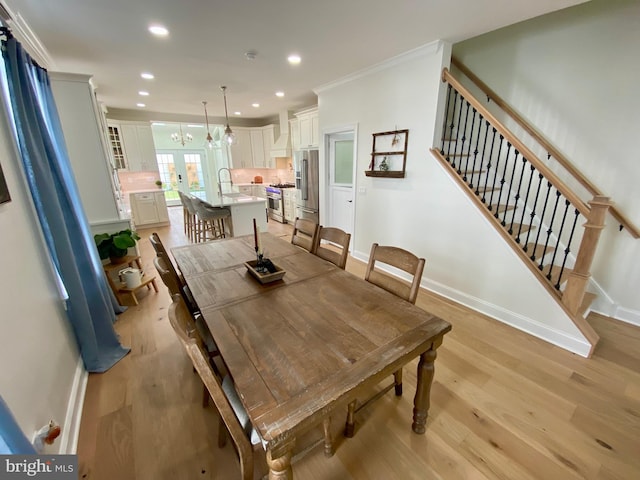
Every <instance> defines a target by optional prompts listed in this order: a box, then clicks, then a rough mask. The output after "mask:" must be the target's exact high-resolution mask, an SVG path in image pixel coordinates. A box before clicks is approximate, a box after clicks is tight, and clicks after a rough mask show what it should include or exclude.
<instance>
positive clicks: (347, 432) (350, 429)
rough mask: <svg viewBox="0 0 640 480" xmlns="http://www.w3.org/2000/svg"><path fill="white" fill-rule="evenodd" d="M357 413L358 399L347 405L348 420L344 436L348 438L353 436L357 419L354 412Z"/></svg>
mask: <svg viewBox="0 0 640 480" xmlns="http://www.w3.org/2000/svg"><path fill="white" fill-rule="evenodd" d="M355 413H356V401H355V400H354V401H353V402H351V403H349V406H348V407H347V422H346V423H345V426H344V436H345V437H347V438H352V437H353V431H354V429H355V419H354V418H353V417H354V414H355Z"/></svg>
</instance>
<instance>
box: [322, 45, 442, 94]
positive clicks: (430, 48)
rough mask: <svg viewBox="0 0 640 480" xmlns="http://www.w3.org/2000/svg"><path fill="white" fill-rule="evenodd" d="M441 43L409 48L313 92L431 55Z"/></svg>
mask: <svg viewBox="0 0 640 480" xmlns="http://www.w3.org/2000/svg"><path fill="white" fill-rule="evenodd" d="M441 44H442V40H434V41H433V42H430V43H427V44H426V45H422V46H420V47H418V48H414V49H413V50H409V51H408V52H404V53H401V54H400V55H396V56H395V57H391V58H389V59H387V60H384V61H383V62H380V63H377V64H375V65H372V66H370V67H367V68H364V69H362V70H358V71H357V72H354V73H351V74H349V75H347V76H345V77H342V78H339V79H338V80H335V81H333V82H329V83H325V84H324V85H320V86H319V87H317V88H314V89H313V93H315V94H316V95H319V94H320V93H323V92H325V91H327V90H331V89H333V88H335V87H338V86H340V85H343V84H345V83H349V82H353V81H354V80H358V79H360V78H363V77H367V76H369V75H372V74H374V73H376V72H380V71H382V70H387V69H389V68H392V67H396V66H398V65H400V64H402V63H406V62H410V61H412V60H414V59H416V58H419V57H424V56H427V55H431V54H433V53H435V52H437V51H438V50H439V49H441V48H442V45H441Z"/></svg>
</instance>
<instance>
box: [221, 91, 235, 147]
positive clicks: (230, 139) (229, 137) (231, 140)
mask: <svg viewBox="0 0 640 480" xmlns="http://www.w3.org/2000/svg"><path fill="white" fill-rule="evenodd" d="M220 90H222V95H223V96H224V116H225V118H226V119H227V124H226V125H225V127H224V141H225V142H226V143H227V145H233V144H235V143H236V136H235V135H234V133H233V131H232V130H231V127H230V126H229V113H228V112H227V87H225V86H222V87H220Z"/></svg>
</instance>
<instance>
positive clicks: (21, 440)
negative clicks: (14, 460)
mask: <svg viewBox="0 0 640 480" xmlns="http://www.w3.org/2000/svg"><path fill="white" fill-rule="evenodd" d="M36 453H38V452H36V450H35V448H33V445H31V443H30V442H29V440H27V437H25V436H24V433H22V430H20V427H19V426H18V424H17V423H16V420H15V418H13V415H12V414H11V412H10V411H9V407H7V404H6V403H4V399H3V398H2V397H1V396H0V455H12V454H22V455H34V454H36Z"/></svg>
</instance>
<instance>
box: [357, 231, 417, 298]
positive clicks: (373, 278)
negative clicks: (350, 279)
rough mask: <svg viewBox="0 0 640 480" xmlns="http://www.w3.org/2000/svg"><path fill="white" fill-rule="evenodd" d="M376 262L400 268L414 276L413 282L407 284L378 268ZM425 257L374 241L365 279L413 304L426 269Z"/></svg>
mask: <svg viewBox="0 0 640 480" xmlns="http://www.w3.org/2000/svg"><path fill="white" fill-rule="evenodd" d="M376 262H380V263H386V264H387V265H391V266H392V267H395V268H399V269H400V270H403V271H405V272H407V273H408V274H409V275H412V276H413V279H412V281H411V284H409V285H408V284H407V283H406V282H403V281H402V280H399V279H397V278H395V277H392V276H391V275H387V274H385V273H382V272H380V271H379V270H376V268H375V265H376ZM424 265H425V259H424V258H418V257H417V256H416V255H414V254H413V253H411V252H408V251H407V250H403V249H402V248H398V247H389V246H380V245H378V244H377V243H374V244H373V245H372V246H371V254H370V255H369V264H368V265H367V271H366V273H365V276H364V279H365V280H366V281H368V282H371V283H373V284H374V285H377V286H379V287H381V288H384V289H385V290H386V291H388V292H391V293H393V294H394V295H397V296H398V297H400V298H404V299H405V300H406V301H408V302H411V303H413V304H415V303H416V298H417V296H418V290H419V289H420V280H421V279H422V272H423V271H424Z"/></svg>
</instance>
